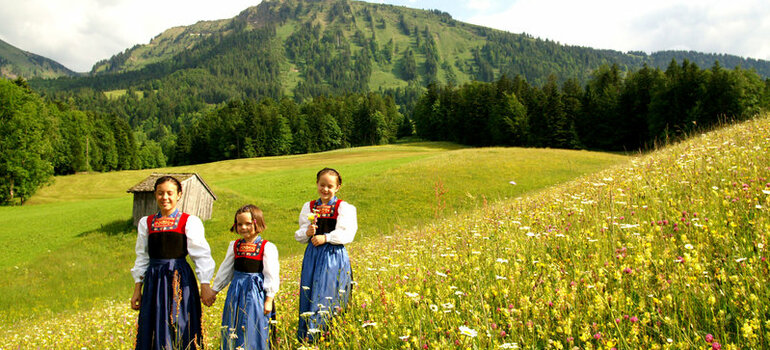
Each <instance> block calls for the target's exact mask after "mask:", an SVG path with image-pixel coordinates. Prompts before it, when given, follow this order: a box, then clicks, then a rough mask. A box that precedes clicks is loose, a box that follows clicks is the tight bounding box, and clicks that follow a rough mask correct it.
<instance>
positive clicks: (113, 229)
mask: <svg viewBox="0 0 770 350" xmlns="http://www.w3.org/2000/svg"><path fill="white" fill-rule="evenodd" d="M135 232H136V227H134V224H133V219H127V220H115V221H113V222H110V223H107V224H103V225H100V227H99V228H97V229H94V230H91V231H86V232H83V233H81V234H79V235H78V237H86V236H89V235H92V234H104V235H107V236H117V235H125V234H134V233H135Z"/></svg>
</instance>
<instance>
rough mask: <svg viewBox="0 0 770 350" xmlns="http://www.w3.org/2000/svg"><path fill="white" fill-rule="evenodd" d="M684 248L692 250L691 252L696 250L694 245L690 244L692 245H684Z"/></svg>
mask: <svg viewBox="0 0 770 350" xmlns="http://www.w3.org/2000/svg"><path fill="white" fill-rule="evenodd" d="M684 247H685V248H686V249H690V250H692V249H693V248H694V247H693V246H692V244H690V243H687V244H685V245H684Z"/></svg>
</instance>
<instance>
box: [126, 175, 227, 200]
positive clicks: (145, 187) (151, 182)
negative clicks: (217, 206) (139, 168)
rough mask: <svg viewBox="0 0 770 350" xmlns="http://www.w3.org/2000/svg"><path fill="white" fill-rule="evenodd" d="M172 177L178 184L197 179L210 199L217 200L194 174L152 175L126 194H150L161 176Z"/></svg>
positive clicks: (204, 182) (204, 183) (203, 182)
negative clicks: (209, 195) (193, 178)
mask: <svg viewBox="0 0 770 350" xmlns="http://www.w3.org/2000/svg"><path fill="white" fill-rule="evenodd" d="M167 175H169V176H173V177H175V178H176V179H177V180H179V182H185V181H187V180H188V179H189V178H191V177H195V178H197V179H198V181H200V182H201V184H203V187H204V188H205V189H206V191H208V192H209V194H211V196H212V197H214V200H216V199H217V196H216V195H215V194H214V192H212V191H211V188H210V187H209V185H208V184H206V181H203V179H202V178H201V177H200V176H198V174H196V173H152V174H151V175H150V176H148V177H147V178H146V179H144V180H142V181H141V182H139V183H138V184H136V185H134V186H133V187H131V188H129V189H128V191H126V192H128V193H136V192H152V191H154V190H155V181H156V180H158V178H160V177H161V176H167Z"/></svg>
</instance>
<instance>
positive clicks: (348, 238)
mask: <svg viewBox="0 0 770 350" xmlns="http://www.w3.org/2000/svg"><path fill="white" fill-rule="evenodd" d="M337 210H339V212H338V213H337V226H336V227H335V229H334V230H333V231H332V232H329V233H327V234H326V241H327V242H329V243H331V244H348V243H350V242H353V238H355V237H356V231H358V219H357V218H356V207H354V206H353V205H352V204H350V203H348V202H345V201H343V202H342V203H340V206H339V208H337ZM309 214H310V202H305V204H304V205H303V206H302V210H301V211H300V212H299V230H297V231H295V232H294V239H295V240H297V242H300V243H307V242H309V241H310V237H308V236H307V234H305V232H306V231H307V228H308V226H310V220H308V219H307V216H308V215H309Z"/></svg>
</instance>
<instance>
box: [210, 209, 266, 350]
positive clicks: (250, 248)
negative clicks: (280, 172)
mask: <svg viewBox="0 0 770 350" xmlns="http://www.w3.org/2000/svg"><path fill="white" fill-rule="evenodd" d="M265 228H266V226H265V219H264V217H263V216H262V210H260V209H259V208H257V207H256V206H254V205H251V204H249V205H246V206H243V207H241V208H240V209H238V211H236V212H235V220H234V222H233V227H232V228H230V231H235V232H237V233H238V234H239V235H241V237H243V238H241V239H238V240H235V241H231V242H230V246H229V247H228V248H227V254H226V256H225V260H224V261H222V265H220V266H219V271H218V272H217V277H216V278H215V279H214V284H213V289H214V291H215V292H216V293H219V291H221V290H222V289H224V288H225V287H227V285H228V284H229V285H230V288H229V289H228V291H227V299H226V300H225V308H224V312H223V313H222V350H225V349H246V350H256V349H270V319H271V317H273V318H274V315H275V313H274V311H273V307H274V303H273V297H275V293H277V292H278V284H279V275H278V271H279V269H278V249H276V247H275V244H273V243H271V242H268V241H267V240H264V239H262V236H260V234H261V233H262V232H263V231H264V230H265ZM231 281H232V282H231Z"/></svg>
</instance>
